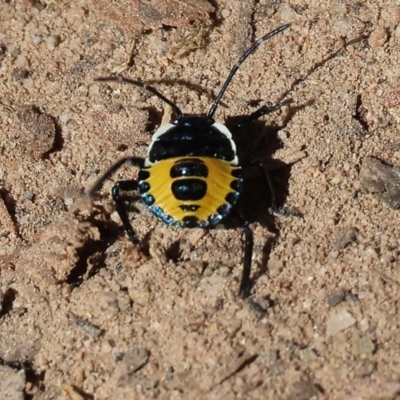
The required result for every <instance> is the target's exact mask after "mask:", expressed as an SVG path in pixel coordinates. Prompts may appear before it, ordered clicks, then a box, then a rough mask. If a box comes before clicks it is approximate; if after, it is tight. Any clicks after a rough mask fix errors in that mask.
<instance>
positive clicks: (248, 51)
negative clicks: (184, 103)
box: [208, 24, 290, 118]
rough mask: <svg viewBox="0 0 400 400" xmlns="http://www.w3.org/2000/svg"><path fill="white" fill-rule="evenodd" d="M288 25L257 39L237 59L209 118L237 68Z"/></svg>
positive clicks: (209, 114)
mask: <svg viewBox="0 0 400 400" xmlns="http://www.w3.org/2000/svg"><path fill="white" fill-rule="evenodd" d="M289 26H290V24H286V25H282V26H281V27H279V28H277V29H275V30H273V31H272V32H270V33H267V34H266V35H265V36H263V37H261V38H260V39H258V40H257V41H256V42H255V43H254V44H253V45H252V46H251V47H250V48H249V49H247V50H246V51H245V53H244V54H243V55H242V56H241V57H240V58H239V61H238V62H237V63H236V64H235V65H234V66H233V68H232V69H231V72H230V73H229V75H228V78H227V79H226V81H225V83H224V85H223V86H222V88H221V90H220V91H219V93H218V95H217V97H216V98H215V100H214V102H213V104H212V106H211V108H210V111H209V112H208V116H209V117H211V118H212V117H213V115H214V114H215V110H216V109H217V107H218V104H219V102H220V101H221V98H222V96H223V95H224V93H225V91H226V89H227V88H228V86H229V84H230V83H231V80H232V78H233V77H234V75H235V74H236V72H237V70H238V69H239V67H240V66H241V65H242V64H243V62H244V61H245V60H246V58H247V57H248V56H249V55H250V54H252V53H253V52H254V51H255V50H256V49H257V47H258V46H259V45H260V44H261V43H263V42H265V41H266V40H268V39H269V38H271V37H272V36H275V35H277V34H278V33H280V32H282V31H284V30H285V29H287V28H289Z"/></svg>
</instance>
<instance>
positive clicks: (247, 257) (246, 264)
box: [239, 216, 253, 299]
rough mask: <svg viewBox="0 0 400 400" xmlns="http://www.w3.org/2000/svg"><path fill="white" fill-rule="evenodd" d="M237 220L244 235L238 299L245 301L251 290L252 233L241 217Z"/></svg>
mask: <svg viewBox="0 0 400 400" xmlns="http://www.w3.org/2000/svg"><path fill="white" fill-rule="evenodd" d="M239 218H240V220H241V222H242V226H241V227H240V229H241V230H242V232H243V233H244V258H243V272H242V279H241V281H240V286H239V297H241V298H242V299H245V298H247V297H249V295H250V289H251V281H250V273H251V258H252V255H253V232H252V230H251V229H250V227H249V224H248V222H246V221H245V220H244V219H243V218H242V217H241V216H240V217H239Z"/></svg>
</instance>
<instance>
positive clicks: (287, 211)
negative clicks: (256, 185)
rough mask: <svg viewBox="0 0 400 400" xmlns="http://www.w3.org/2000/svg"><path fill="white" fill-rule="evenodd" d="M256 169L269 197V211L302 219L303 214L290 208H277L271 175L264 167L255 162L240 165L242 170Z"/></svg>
mask: <svg viewBox="0 0 400 400" xmlns="http://www.w3.org/2000/svg"><path fill="white" fill-rule="evenodd" d="M253 166H255V167H258V168H259V170H260V172H261V175H262V177H263V180H264V185H265V186H267V187H268V189H269V193H270V196H271V201H270V204H271V205H270V210H271V211H272V212H273V213H275V214H280V215H284V216H288V215H293V216H295V217H300V218H303V214H302V213H301V212H299V211H297V210H295V209H291V208H285V207H278V204H277V201H276V191H275V188H274V185H273V183H272V179H271V175H270V173H269V172H268V171H266V170H265V168H264V165H263V164H262V163H261V162H260V161H257V160H248V161H247V162H245V163H243V164H242V167H243V168H248V167H253Z"/></svg>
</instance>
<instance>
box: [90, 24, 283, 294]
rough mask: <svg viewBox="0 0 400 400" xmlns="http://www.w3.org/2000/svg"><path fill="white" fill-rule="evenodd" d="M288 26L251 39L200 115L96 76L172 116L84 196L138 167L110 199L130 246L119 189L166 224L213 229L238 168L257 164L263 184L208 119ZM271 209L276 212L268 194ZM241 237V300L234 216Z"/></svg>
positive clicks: (248, 251) (246, 283)
mask: <svg viewBox="0 0 400 400" xmlns="http://www.w3.org/2000/svg"><path fill="white" fill-rule="evenodd" d="M288 27H289V25H283V26H281V27H280V28H278V29H276V30H274V31H272V32H270V33H269V34H267V35H265V36H263V37H262V38H260V39H259V40H257V41H256V42H255V43H254V44H253V46H251V47H250V48H249V49H248V50H247V51H246V52H245V53H244V54H243V55H242V57H241V58H240V59H239V61H238V62H237V63H236V65H235V66H234V67H233V68H232V70H231V71H230V73H229V75H228V78H227V79H226V81H225V83H224V85H223V86H222V89H221V90H220V92H219V94H218V95H217V97H216V98H215V100H214V102H213V104H212V106H211V108H210V111H209V112H208V114H207V115H204V114H195V115H192V114H183V113H182V111H181V110H180V109H179V107H178V106H177V105H175V104H174V103H173V102H172V101H170V100H168V99H167V98H166V97H164V96H163V95H162V94H161V93H159V92H158V91H157V90H156V89H155V88H153V87H151V86H148V85H146V84H144V83H142V82H139V81H134V80H131V79H127V78H123V77H121V76H112V77H106V78H98V79H97V80H99V81H118V82H125V83H129V84H132V85H135V86H139V87H141V88H143V89H146V90H148V91H149V92H151V93H152V94H153V95H155V96H157V97H158V98H160V99H161V100H163V101H164V102H165V103H167V104H169V105H170V106H171V107H172V109H173V110H174V113H175V115H176V118H175V119H174V120H173V121H172V122H171V123H169V124H166V125H163V126H161V127H160V128H159V129H158V130H157V131H156V132H155V134H154V135H153V138H152V141H151V143H150V146H149V150H148V154H147V157H146V159H142V158H137V157H127V158H124V159H122V160H120V161H118V162H117V163H115V164H114V165H113V166H112V167H111V168H110V169H109V170H108V171H107V172H106V173H105V174H104V175H103V176H102V177H101V178H100V179H99V180H98V181H97V182H96V184H95V185H94V186H93V188H92V189H91V190H90V192H89V195H90V196H91V197H94V196H95V194H96V192H97V191H99V190H100V188H101V186H102V185H103V183H104V181H105V180H107V179H108V178H109V177H110V176H111V175H112V174H113V173H114V172H115V171H117V170H118V169H119V168H120V167H121V166H122V165H123V164H125V163H130V164H132V165H134V166H137V167H138V168H139V174H138V179H137V180H136V179H134V180H126V181H118V182H116V183H115V185H114V187H113V189H112V196H113V199H114V201H115V204H116V209H117V212H118V214H119V216H120V218H121V221H122V223H123V225H124V228H125V230H126V232H127V234H128V236H129V239H130V240H131V241H132V242H133V243H138V239H137V236H136V233H135V231H134V229H133V227H132V225H131V223H130V221H129V219H128V215H127V211H126V208H125V203H124V201H123V200H122V198H121V196H120V191H121V190H122V191H138V192H139V194H140V196H141V198H142V200H143V201H144V203H145V204H146V205H147V206H148V208H149V209H150V211H151V212H152V213H153V214H154V215H155V216H157V217H158V218H160V219H161V220H162V221H164V222H165V223H167V224H168V225H171V226H175V227H183V228H198V227H200V228H207V227H213V226H215V225H216V224H218V223H219V222H220V221H222V220H223V219H224V218H225V217H226V216H227V215H228V214H230V213H233V212H234V206H235V205H236V204H237V201H238V199H239V196H240V193H241V189H242V184H243V178H242V169H243V168H245V167H247V166H253V165H256V166H259V167H260V169H261V171H262V172H263V174H264V178H265V179H264V181H265V184H266V185H268V186H269V188H270V189H271V192H272V188H271V185H270V181H269V177H268V175H267V174H266V173H265V171H264V169H263V167H262V165H261V164H260V163H258V162H256V161H254V160H248V161H247V162H242V163H240V164H239V160H238V157H237V155H236V145H235V143H234V141H233V140H232V135H231V133H230V132H229V130H228V128H227V127H226V126H225V125H223V124H220V123H218V122H215V120H214V119H213V116H214V113H215V111H216V108H217V106H218V104H219V102H220V100H221V98H222V96H223V94H224V93H225V91H226V89H227V87H228V85H229V83H230V82H231V80H232V78H233V76H234V74H235V73H236V71H237V70H238V68H239V66H240V65H241V64H242V63H243V61H244V60H245V59H246V58H247V57H248V56H249V55H250V54H251V53H253V52H254V51H255V50H256V48H257V47H258V46H259V45H260V44H261V43H262V42H264V41H265V40H267V39H269V38H271V37H272V36H274V35H276V34H277V33H279V32H282V31H283V30H285V29H287V28H288ZM289 102H290V100H286V101H283V102H282V103H279V104H277V105H275V106H272V107H267V106H263V107H261V108H260V109H258V110H257V111H255V112H253V113H252V114H250V115H249V116H248V117H247V118H246V119H245V121H244V122H245V123H250V122H252V121H255V120H257V119H258V118H260V117H261V116H263V115H266V114H268V113H271V112H273V111H275V110H277V109H278V108H280V107H282V106H283V105H286V104H288V103H289ZM271 197H272V208H276V205H275V201H274V195H273V192H272V194H271ZM235 216H236V219H237V220H238V221H239V222H240V227H241V229H242V231H243V233H244V235H245V245H244V253H245V254H244V262H243V274H242V280H241V283H240V288H239V295H240V296H241V297H242V298H245V297H247V296H248V295H249V294H250V287H251V284H250V272H251V257H252V250H253V234H252V231H251V229H250V228H249V226H248V223H247V222H246V221H245V220H244V219H243V218H242V217H241V216H240V214H238V213H237V212H236V213H235Z"/></svg>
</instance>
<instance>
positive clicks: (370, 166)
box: [360, 156, 400, 210]
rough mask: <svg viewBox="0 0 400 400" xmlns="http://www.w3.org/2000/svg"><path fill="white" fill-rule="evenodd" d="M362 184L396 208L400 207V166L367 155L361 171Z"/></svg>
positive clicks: (366, 189)
mask: <svg viewBox="0 0 400 400" xmlns="http://www.w3.org/2000/svg"><path fill="white" fill-rule="evenodd" d="M360 182H361V186H362V188H363V189H364V191H366V192H367V193H372V194H373V195H374V196H375V197H377V198H379V199H380V200H382V201H384V202H385V203H386V204H388V205H389V207H391V208H392V209H394V210H397V209H399V208H400V167H396V166H394V167H390V166H388V165H385V164H384V163H382V162H381V161H379V160H377V159H376V158H374V157H369V156H368V157H366V158H365V159H364V161H363V164H362V167H361V171H360Z"/></svg>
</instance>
